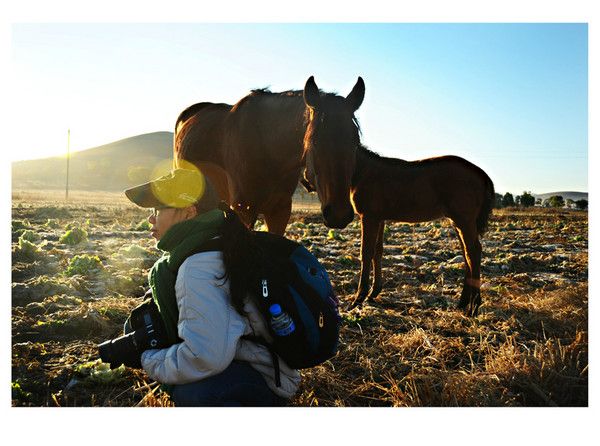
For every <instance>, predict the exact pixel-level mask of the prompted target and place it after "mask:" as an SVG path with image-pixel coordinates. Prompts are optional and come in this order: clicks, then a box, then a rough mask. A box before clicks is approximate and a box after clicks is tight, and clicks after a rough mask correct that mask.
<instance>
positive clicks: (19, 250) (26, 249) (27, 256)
mask: <svg viewBox="0 0 600 446" xmlns="http://www.w3.org/2000/svg"><path fill="white" fill-rule="evenodd" d="M40 253H41V250H40V248H39V246H38V245H36V244H35V243H32V242H30V241H29V240H27V239H24V238H23V237H19V242H18V243H17V246H16V247H15V249H14V250H13V254H14V256H15V258H16V259H17V260H21V261H25V262H32V261H34V260H36V259H37V258H38V257H39V255H40Z"/></svg>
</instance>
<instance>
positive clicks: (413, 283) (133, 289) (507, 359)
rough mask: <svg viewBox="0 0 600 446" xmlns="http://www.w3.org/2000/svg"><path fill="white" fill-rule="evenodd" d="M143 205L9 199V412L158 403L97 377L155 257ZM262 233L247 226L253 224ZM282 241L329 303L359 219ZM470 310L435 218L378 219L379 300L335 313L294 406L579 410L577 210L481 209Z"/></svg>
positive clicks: (582, 365) (343, 290)
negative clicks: (320, 282) (307, 266)
mask: <svg viewBox="0 0 600 446" xmlns="http://www.w3.org/2000/svg"><path fill="white" fill-rule="evenodd" d="M145 217H146V213H145V212H144V211H143V210H140V209H137V208H134V207H132V206H127V205H124V204H120V203H117V204H114V205H108V204H105V205H93V206H92V205H82V204H79V205H78V204H76V203H75V204H68V205H66V204H65V205H61V206H57V205H48V204H43V203H42V204H35V203H33V204H32V203H25V202H15V203H13V224H12V402H13V405H14V406H168V405H170V404H171V402H170V400H169V398H168V396H167V395H165V394H163V393H162V392H161V391H160V386H159V385H158V384H157V383H155V382H153V381H152V380H150V379H149V378H148V377H147V376H146V375H145V374H144V373H143V372H142V371H139V370H132V369H128V368H125V367H123V368H120V369H116V370H114V371H111V370H110V369H106V367H105V365H104V364H101V363H100V362H99V361H98V358H97V351H96V345H97V344H98V343H100V342H102V341H104V340H107V339H110V338H113V337H116V336H118V335H120V333H121V329H122V324H123V322H124V320H125V318H126V317H127V315H128V314H129V311H130V310H131V309H132V308H133V307H134V306H136V305H137V304H139V303H140V302H141V296H142V295H143V293H144V290H145V288H146V287H147V273H148V270H149V268H150V267H151V266H152V264H153V263H154V262H155V261H156V260H157V259H158V258H159V256H160V254H161V253H160V252H159V251H158V250H157V249H156V248H155V247H154V241H153V240H152V239H151V238H150V237H149V236H148V232H147V225H145V224H144V223H143V221H144V218H145ZM259 225H260V223H259ZM286 235H287V236H288V237H290V238H292V239H295V240H298V241H300V242H301V243H303V244H304V245H305V246H306V247H307V248H308V249H310V250H311V251H312V252H313V253H314V254H315V255H316V256H317V257H318V258H319V259H320V261H321V262H322V263H323V265H324V266H325V267H326V268H327V270H328V271H329V273H330V278H331V280H332V282H333V284H334V287H335V290H336V292H337V293H338V295H339V297H340V299H341V301H342V303H343V304H345V303H347V302H349V301H350V300H351V299H352V295H353V293H354V292H355V291H356V288H357V284H358V272H359V269H360V223H359V221H358V219H355V221H354V222H353V223H351V224H350V225H349V226H348V227H347V228H346V229H343V230H330V229H328V228H326V227H325V226H324V225H323V224H322V220H321V217H320V216H319V215H318V214H311V213H299V212H296V213H294V215H293V216H292V220H291V223H290V225H289V226H288V230H287V232H286ZM482 245H483V261H482V281H483V284H482V297H483V306H482V307H481V311H480V315H479V316H478V317H477V318H467V317H465V316H463V315H462V313H460V312H458V311H457V310H455V307H456V304H457V303H458V295H459V294H460V289H461V284H462V277H463V267H464V266H463V259H462V256H461V252H460V248H459V244H458V241H457V239H456V236H455V234H454V230H453V228H452V227H451V225H450V223H449V222H448V221H444V220H442V221H434V222H427V223H420V224H406V223H389V224H388V226H387V228H386V230H385V245H384V258H383V277H384V288H383V291H382V292H381V294H380V296H379V298H378V299H377V300H376V301H375V302H372V303H370V304H367V305H365V306H363V307H362V308H359V309H354V310H352V311H349V312H347V311H342V318H343V326H342V329H341V335H340V348H339V353H338V355H337V356H336V357H335V358H333V359H332V360H330V361H327V362H326V363H324V364H323V365H321V366H318V367H315V368H313V369H309V370H303V371H302V372H301V373H302V375H303V381H302V385H301V388H300V391H299V393H298V395H297V396H296V398H295V399H294V400H293V401H292V405H295V406H587V404H588V397H587V391H588V368H587V364H588V341H587V333H588V289H587V284H588V221H587V213H586V212H580V211H566V210H565V211H562V210H561V211H556V210H542V209H535V210H532V209H530V210H495V211H494V214H493V216H492V219H491V222H490V229H489V231H488V232H487V233H486V235H485V236H484V237H483V239H482Z"/></svg>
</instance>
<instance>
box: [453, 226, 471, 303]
mask: <svg viewBox="0 0 600 446" xmlns="http://www.w3.org/2000/svg"><path fill="white" fill-rule="evenodd" d="M454 229H455V230H456V235H457V236H458V242H459V243H460V249H461V250H462V254H463V259H464V260H465V277H464V280H463V288H462V291H461V293H460V300H459V301H458V308H459V309H461V310H462V309H464V308H466V306H467V304H468V303H469V299H470V296H471V287H470V286H469V283H468V277H470V275H471V269H470V267H469V262H468V260H467V259H468V255H467V250H466V247H465V242H464V240H463V236H462V231H461V230H460V229H459V227H458V226H457V225H455V226H454Z"/></svg>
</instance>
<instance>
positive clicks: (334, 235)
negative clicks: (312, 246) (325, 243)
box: [327, 229, 346, 242]
mask: <svg viewBox="0 0 600 446" xmlns="http://www.w3.org/2000/svg"><path fill="white" fill-rule="evenodd" d="M327 240H339V241H341V242H342V241H344V240H346V239H345V238H344V236H343V235H342V234H340V233H339V232H338V231H336V230H335V229H330V230H329V232H328V233H327Z"/></svg>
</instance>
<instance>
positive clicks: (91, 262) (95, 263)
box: [65, 254, 102, 276]
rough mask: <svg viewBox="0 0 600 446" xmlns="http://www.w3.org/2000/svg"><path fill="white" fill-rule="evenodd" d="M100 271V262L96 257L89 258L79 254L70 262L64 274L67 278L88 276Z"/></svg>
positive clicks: (86, 255)
mask: <svg viewBox="0 0 600 446" xmlns="http://www.w3.org/2000/svg"><path fill="white" fill-rule="evenodd" d="M101 269H102V262H101V261H100V258H99V257H98V256H90V255H88V254H81V255H76V256H74V257H73V258H72V259H71V260H70V262H69V266H68V267H67V270H66V271H65V273H66V274H67V276H74V275H75V274H80V275H83V276H85V275H88V274H90V273H93V272H97V271H99V270H101Z"/></svg>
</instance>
